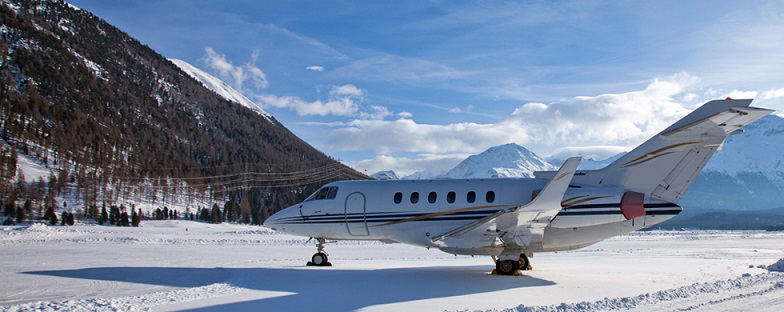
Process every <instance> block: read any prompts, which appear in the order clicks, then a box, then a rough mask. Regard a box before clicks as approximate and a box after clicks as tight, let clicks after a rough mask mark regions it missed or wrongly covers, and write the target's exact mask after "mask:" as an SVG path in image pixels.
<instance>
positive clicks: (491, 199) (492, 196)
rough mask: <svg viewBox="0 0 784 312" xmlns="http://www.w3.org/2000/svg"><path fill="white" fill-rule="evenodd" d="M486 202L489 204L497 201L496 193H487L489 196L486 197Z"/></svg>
mask: <svg viewBox="0 0 784 312" xmlns="http://www.w3.org/2000/svg"><path fill="white" fill-rule="evenodd" d="M485 200H486V201H487V202H488V203H492V202H494V201H495V192H493V191H489V192H487V194H486V195H485Z"/></svg>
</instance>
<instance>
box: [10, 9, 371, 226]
mask: <svg viewBox="0 0 784 312" xmlns="http://www.w3.org/2000/svg"><path fill="white" fill-rule="evenodd" d="M192 75H195V76H196V78H194V77H193V76H192ZM207 78H209V77H208V75H207V76H205V75H201V74H198V72H197V71H195V70H190V71H189V73H186V72H185V71H183V70H182V69H181V68H180V67H178V66H177V65H175V64H174V63H173V62H172V61H170V60H168V59H166V58H165V57H163V56H161V55H160V54H158V53H157V52H156V51H154V50H153V49H151V48H150V47H148V46H146V45H144V44H142V43H140V42H139V41H137V40H136V39H134V38H132V37H130V36H129V35H128V34H126V33H125V32H123V31H121V30H120V29H117V28H116V27H114V26H112V25H110V24H108V23H107V22H106V21H104V20H102V19H100V18H98V17H96V16H95V15H93V14H91V13H90V12H87V11H85V10H80V9H76V8H74V7H72V6H70V5H68V4H67V3H65V2H62V1H52V0H45V1H40V0H39V1H21V0H4V1H3V2H2V3H0V137H2V139H3V140H4V141H5V142H7V143H8V146H7V147H6V146H5V145H4V146H3V147H2V148H1V149H0V167H2V168H0V183H1V184H2V185H0V186H1V187H0V193H1V194H0V198H3V199H6V198H10V199H20V200H21V199H28V198H29V199H30V200H32V201H34V202H35V203H36V205H39V204H41V197H42V196H47V195H51V194H47V192H48V193H51V192H55V195H56V196H66V195H67V194H71V195H68V196H71V197H76V198H78V199H79V200H80V202H81V203H80V205H83V206H88V205H89V206H91V205H95V204H100V203H102V202H103V203H109V204H113V203H117V204H122V203H125V204H129V201H130V200H131V199H133V200H135V201H136V202H139V201H142V200H147V201H150V202H152V203H153V204H152V205H163V204H167V201H172V200H175V199H176V200H179V199H183V198H185V199H183V200H191V201H190V202H188V203H187V204H183V203H178V205H181V206H182V207H185V206H187V207H194V208H195V206H196V205H211V204H212V203H215V202H224V201H226V200H227V199H228V198H233V199H234V200H236V201H239V200H248V199H250V201H251V202H250V206H251V207H261V206H264V207H268V208H269V209H271V211H268V212H274V211H275V210H277V209H280V207H282V206H285V205H287V204H291V203H293V202H295V201H297V200H299V199H301V198H302V197H304V196H307V195H308V193H309V192H312V191H313V190H314V189H315V188H317V187H319V186H320V185H321V184H323V183H325V182H329V181H334V180H338V179H347V178H353V179H366V178H367V177H366V176H365V175H363V174H361V173H358V172H356V171H354V170H353V169H351V168H349V167H347V166H344V165H342V164H341V163H339V162H337V161H335V160H334V159H332V158H330V157H328V156H327V155H324V154H323V153H321V152H320V151H318V150H316V149H314V148H313V147H312V146H310V145H308V144H307V143H305V142H304V141H302V140H301V139H299V138H298V137H296V136H295V135H293V134H292V133H291V132H290V131H289V130H288V129H286V128H285V127H284V126H283V125H281V124H280V123H278V122H277V121H276V120H275V118H274V117H272V116H270V115H269V114H266V113H265V112H263V110H259V109H258V107H256V108H253V107H251V105H250V104H251V103H252V102H250V101H246V100H247V98H244V97H242V96H241V94H239V93H237V92H236V91H233V90H230V89H229V88H219V87H221V86H223V85H225V84H223V83H222V82H220V81H218V80H210V79H207ZM213 78H214V77H213ZM197 79H199V80H197ZM205 81H207V82H205ZM205 84H206V85H212V86H213V87H216V88H217V90H218V91H212V90H210V89H208V88H207V87H205ZM224 91H225V92H224ZM216 92H218V93H221V94H220V95H219V94H218V93H216ZM224 97H229V98H231V100H227V99H226V98H224ZM249 107H250V108H249ZM270 121H271V122H270ZM17 154H19V155H25V156H26V157H29V158H30V159H34V160H35V161H36V162H37V163H38V164H40V165H41V166H43V167H44V168H46V170H52V172H58V174H57V175H56V176H55V175H51V176H50V178H49V179H42V180H40V181H37V183H35V185H36V187H35V188H32V187H30V188H27V187H24V184H23V183H19V184H20V185H21V187H16V188H11V187H8V186H9V185H10V183H11V182H12V181H13V180H14V178H15V176H16V172H17V163H18V161H17V159H19V157H18V156H16V155H17ZM292 173H298V174H292ZM45 180H46V181H45ZM47 183H48V186H49V187H48V188H47V187H46V185H47ZM54 188H56V189H57V190H56V191H52V189H54ZM9 192H10V194H9ZM42 192H44V194H41V193H42ZM63 194H66V195H63ZM173 195H176V196H173ZM196 199H204V200H203V201H201V202H199V201H196ZM59 202H62V201H59ZM235 203H236V202H235ZM69 207H72V209H76V208H82V207H73V206H72V205H69ZM243 207H245V206H243ZM243 211H245V212H243V214H245V215H247V209H244V208H243Z"/></svg>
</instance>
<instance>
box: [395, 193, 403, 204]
mask: <svg viewBox="0 0 784 312" xmlns="http://www.w3.org/2000/svg"><path fill="white" fill-rule="evenodd" d="M402 201H403V193H400V192H397V193H395V204H399V203H400V202H402Z"/></svg>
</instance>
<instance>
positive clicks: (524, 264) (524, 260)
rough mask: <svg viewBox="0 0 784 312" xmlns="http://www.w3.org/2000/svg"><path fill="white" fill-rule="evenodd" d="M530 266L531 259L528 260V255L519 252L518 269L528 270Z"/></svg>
mask: <svg viewBox="0 0 784 312" xmlns="http://www.w3.org/2000/svg"><path fill="white" fill-rule="evenodd" d="M530 266H531V261H530V260H528V256H526V255H525V254H520V270H523V271H525V270H528V268H529V267H530Z"/></svg>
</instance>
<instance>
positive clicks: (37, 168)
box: [16, 153, 54, 182]
mask: <svg viewBox="0 0 784 312" xmlns="http://www.w3.org/2000/svg"><path fill="white" fill-rule="evenodd" d="M16 167H17V168H18V169H19V170H21V171H22V174H24V177H25V181H27V182H35V181H38V179H39V178H40V179H43V180H44V181H49V175H51V174H52V173H53V172H54V171H52V170H51V169H49V168H46V167H45V166H44V165H42V164H41V163H39V162H37V161H35V159H33V158H31V157H30V156H27V155H25V154H23V153H18V154H17V156H16ZM17 178H18V177H17Z"/></svg>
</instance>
